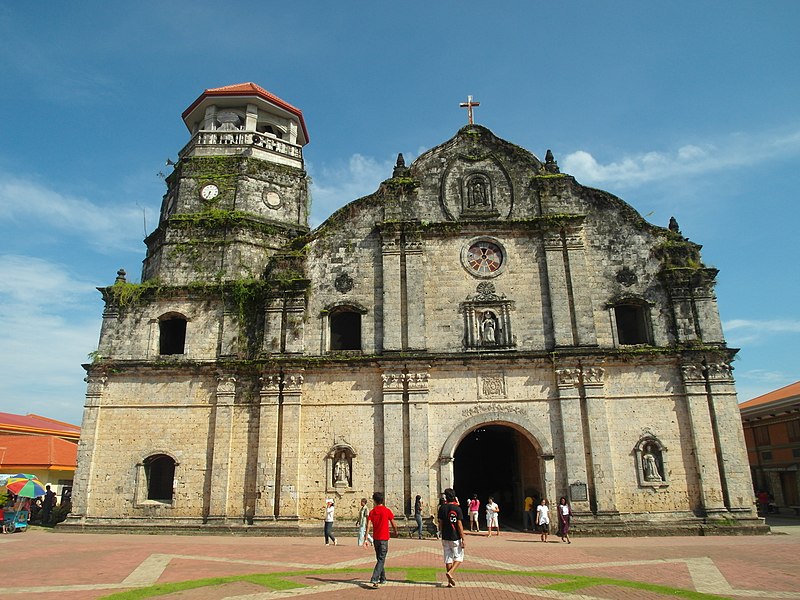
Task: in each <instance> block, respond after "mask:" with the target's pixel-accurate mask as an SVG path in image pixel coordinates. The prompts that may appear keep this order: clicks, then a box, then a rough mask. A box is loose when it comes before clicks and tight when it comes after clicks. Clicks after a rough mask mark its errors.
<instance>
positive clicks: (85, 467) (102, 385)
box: [72, 371, 108, 518]
mask: <svg viewBox="0 0 800 600" xmlns="http://www.w3.org/2000/svg"><path fill="white" fill-rule="evenodd" d="M84 381H85V382H86V404H85V405H84V411H83V421H82V422H81V432H82V433H83V435H81V438H80V440H79V441H78V465H79V468H78V470H77V471H76V472H75V477H74V478H73V484H72V514H73V515H75V516H76V517H80V518H85V517H88V516H90V507H91V496H92V478H93V476H94V465H95V452H96V450H97V442H96V441H97V437H98V432H99V431H100V420H101V410H100V406H101V405H102V401H103V393H104V392H105V390H106V386H107V385H108V376H107V374H106V373H105V372H102V371H101V372H95V373H90V374H89V375H87V376H86V378H85V379H84Z"/></svg>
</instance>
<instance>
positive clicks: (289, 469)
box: [278, 371, 303, 520]
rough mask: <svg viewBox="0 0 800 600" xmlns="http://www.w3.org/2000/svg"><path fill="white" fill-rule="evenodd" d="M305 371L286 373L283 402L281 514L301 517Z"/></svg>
mask: <svg viewBox="0 0 800 600" xmlns="http://www.w3.org/2000/svg"><path fill="white" fill-rule="evenodd" d="M302 399H303V375H302V374H301V372H300V371H296V372H293V373H291V374H287V373H284V375H283V393H282V402H281V420H280V423H281V436H280V439H281V448H280V481H279V482H278V485H279V486H280V492H279V493H280V495H279V502H278V518H279V519H289V520H297V519H298V518H299V516H300V417H301V416H302V415H301V408H302V406H301V405H302Z"/></svg>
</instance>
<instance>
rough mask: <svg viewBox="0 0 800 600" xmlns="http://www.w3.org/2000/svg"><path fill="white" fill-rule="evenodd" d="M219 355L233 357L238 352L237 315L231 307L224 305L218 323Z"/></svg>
mask: <svg viewBox="0 0 800 600" xmlns="http://www.w3.org/2000/svg"><path fill="white" fill-rule="evenodd" d="M219 329H220V331H219V355H220V357H233V356H236V355H237V354H238V353H239V317H238V315H237V314H236V312H235V311H234V310H233V307H225V309H224V310H223V311H222V318H221V319H220V323H219Z"/></svg>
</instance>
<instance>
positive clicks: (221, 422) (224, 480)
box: [208, 375, 236, 521]
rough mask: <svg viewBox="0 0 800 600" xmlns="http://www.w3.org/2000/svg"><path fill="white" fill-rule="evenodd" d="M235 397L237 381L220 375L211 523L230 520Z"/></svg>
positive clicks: (216, 411)
mask: <svg viewBox="0 0 800 600" xmlns="http://www.w3.org/2000/svg"><path fill="white" fill-rule="evenodd" d="M235 397H236V378H235V377H232V376H230V375H219V376H218V377H217V394H216V398H215V402H214V412H213V415H214V445H213V455H212V458H211V497H210V498H209V503H208V507H209V512H208V520H209V521H212V520H213V521H225V520H226V519H227V518H228V504H229V500H230V495H231V490H230V467H231V452H232V450H233V449H232V447H231V445H232V443H233V426H234V423H233V416H234V415H233V410H234V399H235Z"/></svg>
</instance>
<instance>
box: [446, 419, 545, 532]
mask: <svg viewBox="0 0 800 600" xmlns="http://www.w3.org/2000/svg"><path fill="white" fill-rule="evenodd" d="M540 462H541V461H540V456H539V454H538V453H537V451H536V448H535V447H534V445H533V444H532V443H531V441H530V440H529V439H528V438H527V437H526V436H525V435H524V434H523V433H521V432H520V431H518V430H517V429H514V428H512V427H509V426H507V425H500V424H492V425H481V426H479V427H476V428H474V429H472V430H471V431H469V432H468V433H467V434H466V435H465V436H464V437H463V438H462V439H461V441H460V442H459V444H458V446H457V447H456V449H455V452H454V453H453V488H454V489H455V491H456V494H457V495H458V498H459V500H460V501H461V503H462V505H464V509H465V511H466V502H467V500H468V499H469V498H471V497H472V495H473V494H477V495H478V499H479V500H480V501H481V515H480V523H481V530H483V528H484V525H485V522H484V515H483V506H485V504H486V501H487V499H488V497H489V496H491V497H492V498H494V501H495V502H496V503H497V504H498V505H499V506H500V515H501V527H502V526H503V525H504V524H505V525H506V526H512V527H517V528H521V527H522V510H523V501H524V499H525V496H528V495H530V496H532V497H536V498H541V497H542V491H543V485H544V480H543V477H542V473H541V469H540ZM465 515H466V512H465Z"/></svg>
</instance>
